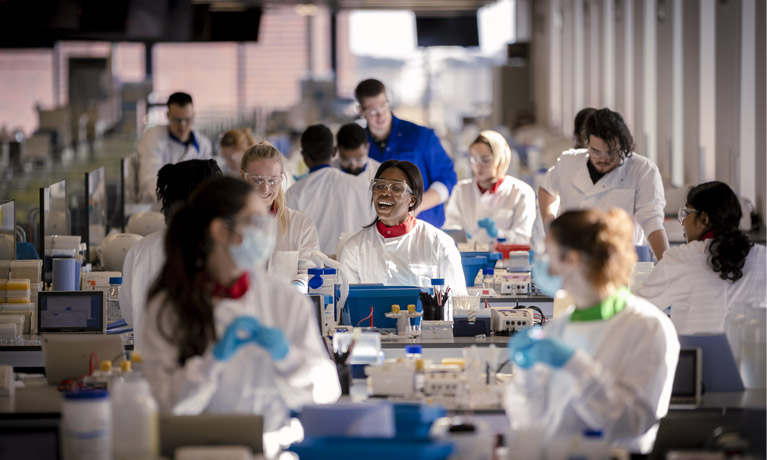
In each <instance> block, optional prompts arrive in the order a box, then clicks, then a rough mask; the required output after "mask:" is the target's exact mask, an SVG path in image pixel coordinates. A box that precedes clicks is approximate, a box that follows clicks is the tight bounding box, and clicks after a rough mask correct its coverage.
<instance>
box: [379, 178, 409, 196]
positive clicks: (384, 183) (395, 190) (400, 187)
mask: <svg viewBox="0 0 767 460" xmlns="http://www.w3.org/2000/svg"><path fill="white" fill-rule="evenodd" d="M386 189H388V190H389V193H391V194H392V195H393V196H402V195H404V194H405V193H409V194H411V195H412V194H413V190H412V189H411V188H410V186H409V185H407V184H406V183H404V182H401V181H398V180H386V179H373V180H371V181H370V191H372V192H373V193H383V191H384V190H386Z"/></svg>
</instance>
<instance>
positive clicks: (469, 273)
mask: <svg viewBox="0 0 767 460" xmlns="http://www.w3.org/2000/svg"><path fill="white" fill-rule="evenodd" d="M486 264H487V258H486V257H472V256H466V257H461V265H462V266H463V277H464V278H465V279H466V287H473V286H474V279H475V278H476V277H477V273H479V271H480V270H482V268H483V267H484V266H485V265H486Z"/></svg>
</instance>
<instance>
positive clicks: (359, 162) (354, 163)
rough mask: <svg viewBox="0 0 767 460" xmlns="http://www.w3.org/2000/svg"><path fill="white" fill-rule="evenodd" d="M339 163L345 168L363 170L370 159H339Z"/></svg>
mask: <svg viewBox="0 0 767 460" xmlns="http://www.w3.org/2000/svg"><path fill="white" fill-rule="evenodd" d="M338 161H339V163H341V166H343V167H344V168H350V167H358V168H361V167H363V166H365V163H367V161H368V157H366V156H364V157H352V158H339V160H338Z"/></svg>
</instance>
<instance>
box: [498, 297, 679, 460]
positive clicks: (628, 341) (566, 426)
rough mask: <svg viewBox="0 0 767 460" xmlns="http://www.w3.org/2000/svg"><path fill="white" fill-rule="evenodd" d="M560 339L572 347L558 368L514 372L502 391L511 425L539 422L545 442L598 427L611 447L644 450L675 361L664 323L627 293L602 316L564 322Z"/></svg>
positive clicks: (672, 335) (670, 330)
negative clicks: (620, 304) (618, 308)
mask: <svg viewBox="0 0 767 460" xmlns="http://www.w3.org/2000/svg"><path fill="white" fill-rule="evenodd" d="M544 332H545V328H544ZM560 340H562V341H563V342H564V343H566V344H568V345H570V346H572V347H574V348H576V351H575V354H574V355H573V357H572V358H570V360H569V361H568V362H567V363H566V364H565V366H564V367H563V368H561V369H553V368H551V367H548V366H547V365H545V364H536V365H535V366H534V367H533V368H532V369H529V370H522V369H519V372H516V374H515V377H514V380H513V381H512V383H511V384H510V386H509V388H508V390H507V395H506V414H507V416H508V417H509V419H510V421H511V424H512V428H513V429H514V430H524V429H526V428H530V426H531V425H535V426H538V427H542V428H543V429H544V430H545V437H544V438H543V439H541V440H540V442H542V443H543V445H544V446H547V444H549V443H554V442H561V441H563V440H565V441H566V440H567V439H568V438H569V437H570V436H573V435H580V434H582V433H583V431H584V430H586V429H593V430H601V431H602V432H603V435H604V439H605V440H606V441H608V442H610V443H612V444H615V445H618V446H621V447H624V448H627V449H629V450H630V451H632V452H641V453H648V452H650V451H651V450H652V447H653V445H654V443H655V436H656V434H657V432H658V425H659V423H660V420H661V418H663V417H664V416H665V415H666V413H667V412H668V405H669V399H670V397H671V387H672V384H673V381H674V373H675V371H676V365H677V361H678V359H679V348H680V347H679V339H678V337H677V333H676V330H675V329H674V325H673V324H671V321H670V320H669V319H668V318H667V317H666V316H665V315H664V314H663V313H662V312H661V311H660V310H659V309H658V308H657V307H655V306H654V305H652V304H651V303H649V302H647V301H646V300H644V299H641V298H638V297H635V296H630V297H629V299H628V301H627V304H626V306H625V307H624V309H623V310H622V311H621V312H620V313H618V314H616V315H615V316H613V317H612V318H610V319H608V320H597V321H586V322H573V323H569V324H568V325H567V327H566V328H565V332H564V334H563V336H562V337H561V338H560ZM536 407H537V409H535V408H536ZM531 408H533V409H532V410H531ZM547 448H548V447H547Z"/></svg>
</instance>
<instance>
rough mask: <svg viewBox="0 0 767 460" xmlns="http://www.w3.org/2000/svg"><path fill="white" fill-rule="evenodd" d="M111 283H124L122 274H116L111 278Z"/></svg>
mask: <svg viewBox="0 0 767 460" xmlns="http://www.w3.org/2000/svg"><path fill="white" fill-rule="evenodd" d="M109 284H123V278H122V276H115V277H112V278H109Z"/></svg>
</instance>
